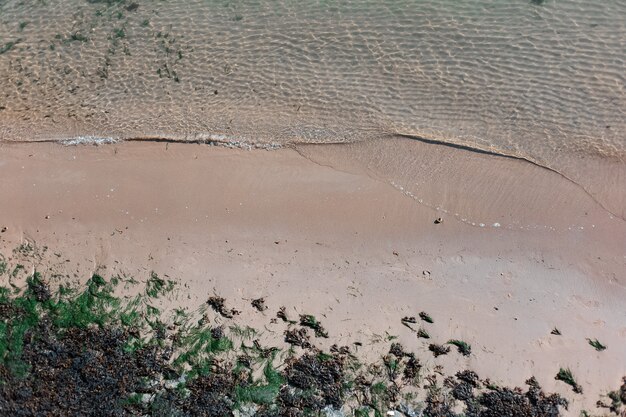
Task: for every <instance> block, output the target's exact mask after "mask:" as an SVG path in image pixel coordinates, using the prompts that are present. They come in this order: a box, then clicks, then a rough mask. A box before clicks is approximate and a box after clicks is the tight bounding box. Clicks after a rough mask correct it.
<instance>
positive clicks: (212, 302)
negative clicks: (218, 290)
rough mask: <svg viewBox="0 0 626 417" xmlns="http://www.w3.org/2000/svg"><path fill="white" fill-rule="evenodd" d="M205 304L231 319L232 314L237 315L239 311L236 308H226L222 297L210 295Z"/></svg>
mask: <svg viewBox="0 0 626 417" xmlns="http://www.w3.org/2000/svg"><path fill="white" fill-rule="evenodd" d="M207 304H208V305H209V306H211V307H212V308H213V310H215V311H216V312H217V313H219V315H220V316H222V317H225V318H227V319H232V318H233V317H234V316H236V315H238V314H239V313H240V312H239V311H238V310H235V309H234V308H233V309H230V310H229V309H227V308H226V300H225V299H224V298H222V297H218V296H212V297H209V299H208V300H207Z"/></svg>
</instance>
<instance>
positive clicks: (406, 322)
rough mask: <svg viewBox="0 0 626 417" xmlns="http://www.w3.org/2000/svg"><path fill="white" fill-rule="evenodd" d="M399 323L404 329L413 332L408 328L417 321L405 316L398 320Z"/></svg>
mask: <svg viewBox="0 0 626 417" xmlns="http://www.w3.org/2000/svg"><path fill="white" fill-rule="evenodd" d="M400 322H401V323H402V324H404V325H405V326H406V327H408V328H409V329H411V330H413V328H412V327H411V326H409V324H415V323H417V319H416V318H415V317H413V316H410V317H409V316H407V317H402V319H400Z"/></svg>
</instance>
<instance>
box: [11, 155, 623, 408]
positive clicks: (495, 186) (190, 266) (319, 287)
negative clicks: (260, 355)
mask: <svg viewBox="0 0 626 417" xmlns="http://www.w3.org/2000/svg"><path fill="white" fill-rule="evenodd" d="M354 146H356V147H359V146H364V147H367V148H368V149H367V151H368V152H369V154H370V155H376V153H372V152H371V150H372V148H375V147H376V146H379V145H378V144H368V145H354ZM407 146H411V147H414V146H415V144H411V145H407ZM421 146H422V147H424V146H428V145H421ZM1 149H2V156H1V157H0V177H1V178H3V181H2V182H0V193H1V195H4V196H11V197H10V198H4V199H3V200H2V202H0V213H3V219H2V222H4V224H0V226H2V227H7V230H6V232H4V233H2V234H0V239H1V240H0V249H1V250H2V251H3V253H5V254H6V253H9V252H10V251H11V250H12V249H13V248H14V247H16V246H18V245H19V244H20V243H23V242H24V241H26V240H29V241H31V242H34V243H36V244H37V245H39V246H44V245H45V246H48V247H49V248H50V249H51V250H52V251H55V252H58V253H59V254H62V258H66V257H67V258H68V259H70V262H67V265H64V262H60V259H61V257H57V256H55V255H54V254H49V255H48V256H47V257H44V258H42V259H41V260H40V264H39V266H38V269H37V270H38V271H39V272H42V273H45V271H46V270H47V269H50V270H53V269H55V268H59V265H61V266H62V268H63V269H64V270H65V271H66V273H67V275H69V276H70V279H76V280H79V281H80V280H82V281H83V282H84V280H85V279H86V278H88V277H89V276H91V274H92V273H94V272H97V271H106V272H107V274H113V273H124V274H126V275H130V276H133V275H138V276H145V275H146V273H147V272H148V271H149V270H154V271H156V272H158V273H159V274H168V275H170V276H172V277H176V278H177V279H179V280H180V282H181V285H185V286H186V288H187V290H188V291H189V293H190V295H191V299H190V300H187V301H185V300H183V301H184V302H185V303H189V304H195V305H198V304H199V303H202V302H203V300H204V299H205V298H206V297H207V295H208V294H210V293H213V292H215V293H219V294H220V295H222V296H224V297H225V298H227V299H228V300H233V303H235V305H234V307H235V308H239V307H240V306H239V304H242V305H243V304H244V303H247V302H248V301H246V300H249V299H252V298H256V297H259V296H263V297H265V298H266V299H267V302H268V305H270V307H271V309H272V311H274V310H276V309H277V308H278V307H279V306H281V305H289V306H293V308H294V310H293V313H294V314H302V313H305V312H310V313H312V314H315V315H316V316H318V317H322V318H323V319H322V321H323V322H324V324H325V326H326V327H327V329H328V331H329V332H331V333H332V334H333V335H335V337H336V340H341V341H342V342H345V343H348V342H349V341H350V342H354V341H356V339H359V340H362V341H369V340H371V339H372V337H373V335H375V334H379V335H380V334H384V333H385V332H389V333H390V334H393V335H396V336H398V340H399V341H400V342H401V343H402V344H403V345H404V346H405V347H407V348H409V349H413V350H416V351H419V352H422V353H428V352H424V344H423V343H422V342H420V341H419V340H417V339H416V337H415V335H414V334H413V333H412V332H410V331H409V330H408V329H407V328H406V327H405V326H403V325H402V324H401V323H400V322H399V320H398V317H404V316H414V315H416V314H417V313H418V312H419V311H428V312H429V313H430V314H432V315H433V317H434V318H435V319H436V321H437V322H438V323H439V325H440V326H441V327H439V328H438V329H437V333H436V334H435V333H433V337H436V338H437V339H438V340H440V341H445V340H448V339H452V338H461V339H463V340H468V342H470V343H471V344H472V346H473V347H474V353H473V354H472V357H470V359H468V360H466V359H464V358H461V357H456V356H455V357H442V358H438V359H436V360H433V359H430V360H429V362H428V364H429V365H433V366H434V365H436V364H439V365H442V366H443V367H444V369H445V370H446V371H447V372H452V371H454V370H455V369H456V370H460V369H461V367H465V366H469V367H470V368H472V369H473V370H475V371H476V372H477V373H478V374H479V375H480V376H481V377H489V378H490V379H492V380H494V381H498V382H499V383H503V384H505V385H507V386H516V385H517V386H521V385H523V383H524V381H525V380H526V379H528V378H529V377H530V376H533V375H534V376H535V377H536V378H537V379H538V381H539V383H540V384H541V386H542V387H543V388H544V389H545V390H546V391H547V392H557V393H559V394H561V395H562V396H563V397H565V398H567V399H568V400H570V402H571V405H570V411H569V412H570V413H572V414H567V415H578V414H575V413H574V410H579V409H583V408H584V409H590V410H593V411H595V402H596V401H597V400H598V398H599V397H600V395H601V394H604V393H606V392H608V391H609V390H612V389H615V388H616V387H617V386H618V385H619V383H620V381H621V377H622V376H624V375H626V364H624V362H623V357H624V354H625V353H626V349H625V348H623V346H626V343H624V342H625V341H626V327H624V326H623V325H622V324H621V323H622V322H623V317H622V314H621V312H620V311H621V310H620V308H621V306H622V305H623V301H622V300H623V299H624V296H626V287H625V283H624V282H622V281H621V279H622V277H621V275H623V270H624V260H625V258H624V253H623V250H622V251H620V248H623V247H626V233H625V230H626V228H625V226H624V222H623V221H620V220H619V219H615V218H613V219H611V218H610V217H609V216H608V215H606V213H605V212H603V211H602V210H600V209H599V208H598V207H595V208H594V205H593V204H592V203H591V202H589V199H587V198H586V197H584V196H580V194H578V193H577V192H576V191H575V190H573V189H572V188H571V187H569V186H567V185H566V184H562V182H561V181H559V180H557V179H555V178H552V177H550V176H549V174H547V173H537V172H534V171H528V170H527V169H526V167H521V165H519V164H514V163H511V164H506V166H507V167H508V168H507V170H508V174H507V175H510V177H511V178H514V179H516V180H517V182H511V181H509V180H508V179H507V178H505V179H493V180H490V184H491V188H485V187H484V186H482V185H481V186H480V187H477V188H476V189H477V190H482V191H481V193H480V194H471V193H470V194H469V195H470V196H469V197H468V196H466V197H465V198H463V199H461V198H459V195H461V194H460V193H461V192H462V191H463V189H462V188H463V187H465V188H467V187H466V185H464V184H463V183H456V184H455V181H457V178H459V177H460V176H463V177H468V178H469V180H470V181H474V180H476V181H483V180H484V178H481V176H483V177H484V176H488V174H489V173H490V172H494V171H495V170H502V167H503V165H502V164H499V163H497V162H493V160H492V159H491V158H490V157H489V156H486V155H471V156H467V155H463V156H462V155H461V154H460V153H458V154H456V153H454V152H449V151H448V150H446V152H445V153H446V155H447V157H446V158H444V159H441V160H442V161H445V163H448V164H450V166H452V167H457V168H458V167H459V166H460V165H458V163H459V161H462V162H463V163H467V164H468V165H463V166H462V167H466V166H468V167H474V169H477V168H476V167H479V166H481V167H486V168H482V171H481V170H475V171H465V172H460V173H459V174H458V175H456V176H455V175H450V176H449V177H448V176H447V175H446V174H447V173H449V172H451V171H449V170H448V169H447V168H445V167H441V166H439V167H438V169H439V171H437V172H435V174H437V178H438V179H437V181H435V182H432V181H431V182H430V183H431V184H434V185H432V187H431V188H428V187H429V186H428V185H424V186H423V188H421V189H420V192H421V193H422V194H421V195H420V197H419V198H423V199H425V200H426V199H427V198H429V199H431V200H432V201H443V202H445V203H447V204H448V203H452V204H456V205H457V207H458V208H459V211H460V209H461V208H462V209H463V210H465V211H464V212H465V213H472V214H474V215H475V216H476V217H477V218H495V220H498V221H499V222H501V224H502V225H503V226H506V225H507V224H512V225H515V221H514V220H511V221H510V222H508V223H505V222H504V221H501V220H500V219H499V218H497V216H496V214H498V212H499V213H500V214H498V215H500V216H503V214H502V213H503V208H505V207H508V210H509V211H510V213H513V214H510V216H513V217H515V216H518V215H522V216H525V217H523V218H522V222H523V225H526V224H535V225H537V224H540V223H539V221H541V222H542V223H543V224H544V225H546V226H549V227H535V228H521V229H520V228H517V229H513V228H506V227H498V228H494V227H491V228H487V227H485V228H481V227H473V226H471V224H468V223H466V222H465V223H464V222H462V221H459V220H456V217H455V216H454V210H453V209H449V208H446V209H445V210H448V211H449V213H444V212H442V211H441V210H439V211H437V210H435V209H433V208H430V207H428V206H427V205H426V204H423V203H417V201H416V200H417V199H416V198H413V197H412V196H411V195H409V194H407V193H406V192H407V191H408V192H410V193H412V195H417V194H416V193H415V192H413V191H411V188H410V185H407V184H405V185H401V187H403V190H398V189H396V188H394V187H393V186H392V185H391V183H390V180H389V178H388V177H386V176H385V174H384V173H385V172H392V173H393V171H384V170H381V169H380V166H382V165H376V164H375V163H373V162H372V161H371V160H364V159H360V160H359V159H358V158H356V162H353V161H350V160H348V159H347V158H343V159H342V157H343V156H344V155H345V154H344V153H343V152H333V154H332V155H330V154H329V153H328V152H325V151H324V149H319V148H316V147H314V146H310V147H307V148H306V149H304V150H299V151H300V154H299V153H298V152H296V151H294V150H290V149H282V150H276V151H272V152H261V151H243V150H237V149H224V148H220V147H209V146H201V145H189V144H180V145H179V144H169V145H168V146H165V145H164V144H146V143H134V144H133V143H120V144H111V145H107V146H101V147H92V146H79V147H62V146H58V145H54V144H13V145H11V144H7V143H5V144H3V145H2V148H1ZM365 154H367V153H366V152H363V153H362V154H359V155H365ZM303 156H304V157H303ZM436 159H437V158H432V160H436ZM470 159H471V160H470ZM400 162H402V161H400ZM490 165H495V166H490ZM404 166H405V165H404V163H399V164H398V165H397V167H398V170H400V171H401V169H402V167H404ZM384 167H385V168H387V167H388V165H384ZM421 168H422V169H424V170H425V172H426V171H428V170H431V171H432V170H433V168H432V167H431V166H426V167H421ZM490 170H491V171H490ZM528 172H531V173H532V175H529V177H528V179H525V177H523V176H522V177H520V175H521V174H520V173H528ZM381 173H382V174H381ZM473 174H475V176H476V177H477V178H471V177H472V175H473ZM411 175H415V174H414V173H411ZM414 178H415V177H414ZM417 178H419V177H417ZM498 181H501V183H498ZM524 181H526V183H524ZM425 182H429V181H428V178H427V179H426V181H425ZM448 182H449V183H448ZM400 183H403V184H404V182H402V181H401V180H399V181H398V184H400ZM531 185H532V187H531ZM506 186H508V187H510V188H512V190H513V191H509V192H508V194H506V195H505V194H504V193H501V191H502V188H501V187H506ZM441 190H444V192H443V193H441ZM525 190H527V191H525ZM555 190H556V191H555ZM400 191H402V192H400ZM470 191H472V190H470ZM498 193H500V196H499V195H498ZM531 193H534V195H535V198H536V199H535V200H532V204H531V205H529V206H528V207H517V206H515V204H516V203H515V202H516V201H517V202H519V201H523V200H524V199H525V198H527V196H528V195H530V194H531ZM489 196H490V197H489ZM487 198H491V199H492V200H488V199H487ZM516 199H518V200H516ZM485 201H493V204H487V205H486V204H485V203H484V202H485ZM481 204H482V205H481ZM436 205H437V204H435V205H434V206H436ZM485 205H486V206H488V207H485ZM444 207H450V206H449V205H448V206H444ZM519 213H521V214H519ZM481 216H484V217H481ZM438 217H442V218H443V219H444V222H443V223H441V224H434V220H435V219H436V218H438ZM458 217H463V216H458ZM495 220H494V222H495ZM518 221H519V218H518ZM533 222H534V223H533ZM568 225H569V226H568ZM571 225H583V229H576V228H573V229H572V228H571ZM591 225H593V227H591ZM550 227H552V229H550ZM568 227H570V228H569V229H568ZM74 275H75V276H74ZM325 315H326V316H328V318H324V317H325ZM241 320H244V321H246V322H249V323H251V324H252V325H254V323H255V320H258V318H256V319H255V318H254V317H251V316H250V317H248V316H246V315H245V314H244V315H242V317H241ZM555 326H556V327H558V328H559V329H560V330H561V331H562V333H563V335H562V336H560V337H557V336H554V335H550V331H551V330H552V328H553V327H555ZM586 338H592V339H593V338H597V339H599V340H601V341H602V342H603V343H605V344H606V345H608V349H607V350H606V351H603V352H598V353H596V352H594V351H593V349H592V348H591V347H590V346H589V345H588V344H587V342H586V340H585V339H586ZM431 358H432V355H431ZM561 366H563V367H570V368H571V369H572V371H573V372H574V373H575V374H576V375H577V376H578V379H579V382H580V384H581V385H582V386H583V389H584V392H585V395H584V396H580V395H575V394H573V393H572V392H571V390H570V389H569V387H567V386H565V385H564V384H562V383H560V382H557V381H555V380H554V374H555V373H556V372H557V371H558V369H559V367H561ZM452 373H453V372H452Z"/></svg>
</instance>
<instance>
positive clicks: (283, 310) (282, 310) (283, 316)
mask: <svg viewBox="0 0 626 417" xmlns="http://www.w3.org/2000/svg"><path fill="white" fill-rule="evenodd" d="M276 317H278V318H279V319H281V320H282V321H284V322H285V323H289V324H296V322H295V321H293V320H289V319H288V318H287V309H286V308H285V307H284V306H283V307H281V308H279V309H278V312H277V313H276Z"/></svg>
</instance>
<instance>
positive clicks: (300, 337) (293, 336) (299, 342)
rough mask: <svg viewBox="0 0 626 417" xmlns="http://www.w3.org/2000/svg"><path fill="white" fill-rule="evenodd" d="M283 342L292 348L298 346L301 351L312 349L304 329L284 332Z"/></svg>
mask: <svg viewBox="0 0 626 417" xmlns="http://www.w3.org/2000/svg"><path fill="white" fill-rule="evenodd" d="M285 342H287V343H289V344H290V345H293V346H300V347H301V348H303V349H309V348H311V347H312V345H311V342H310V338H309V334H308V333H307V331H306V329H304V328H300V329H289V330H285Z"/></svg>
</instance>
